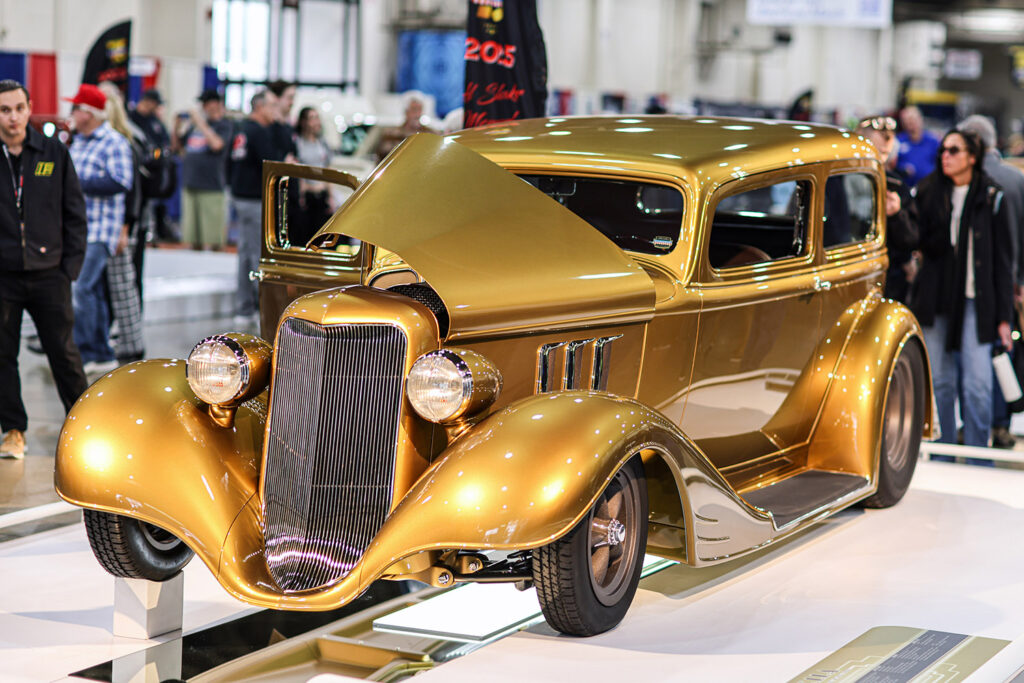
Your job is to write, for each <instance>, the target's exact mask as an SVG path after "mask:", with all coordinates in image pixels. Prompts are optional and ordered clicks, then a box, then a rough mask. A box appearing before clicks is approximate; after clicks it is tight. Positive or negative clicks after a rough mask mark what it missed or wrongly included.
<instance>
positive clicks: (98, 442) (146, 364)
mask: <svg viewBox="0 0 1024 683" xmlns="http://www.w3.org/2000/svg"><path fill="white" fill-rule="evenodd" d="M205 407H206V406H205V404H204V403H202V402H201V401H200V400H199V399H198V398H196V396H195V394H194V393H193V392H192V390H191V388H190V387H189V386H188V381H187V380H186V379H185V361H182V360H148V361H142V362H139V363H133V364H131V365H127V366H125V367H122V368H119V369H118V370H115V371H114V372H112V373H110V374H108V375H105V376H104V377H102V378H101V379H99V380H98V381H97V382H96V383H95V384H93V385H92V386H91V387H89V389H88V390H87V391H86V392H85V393H84V394H83V395H82V397H81V398H80V399H79V400H78V402H77V403H76V404H75V405H74V407H73V408H72V409H71V412H70V413H69V414H68V417H67V419H66V420H65V422H64V427H63V429H62V430H61V434H60V439H59V441H58V444H57V462H56V474H55V481H56V488H57V493H59V494H60V496H61V497H62V498H64V499H65V500H66V501H68V502H70V503H73V504H75V505H79V506H82V507H85V508H90V509H93V510H102V511H104V512H112V513H115V514H119V515H125V516H127V517H133V518H135V519H140V520H142V521H145V522H149V523H151V524H155V525H157V526H159V527H161V528H163V529H166V530H167V531H170V532H171V533H173V534H174V535H176V536H178V537H179V538H181V539H182V540H183V541H184V542H185V543H186V544H187V545H188V546H189V547H190V548H192V550H194V551H195V553H196V555H198V556H199V558H200V559H201V560H202V561H203V562H204V563H205V564H206V565H207V566H208V567H210V569H211V570H212V571H213V572H214V573H216V571H217V567H218V565H219V563H220V556H221V548H222V546H223V543H224V539H225V537H226V535H227V532H228V529H229V528H230V527H231V524H232V522H233V521H234V520H235V517H236V516H237V515H238V514H239V512H240V511H241V510H242V509H243V508H244V507H245V504H246V502H247V501H248V500H249V499H250V498H252V496H253V495H254V494H255V493H256V490H257V484H258V477H259V470H260V468H259V465H260V463H259V458H260V454H261V453H262V449H263V447H262V444H263V432H264V426H265V424H266V401H265V397H259V398H257V399H253V400H251V401H248V402H246V403H245V404H243V405H242V406H240V407H239V409H238V412H237V414H236V416H235V421H234V425H233V426H232V427H231V428H230V429H225V428H223V427H220V426H218V425H217V424H216V423H214V422H213V420H212V419H211V418H210V416H209V415H208V414H207V412H206V410H205Z"/></svg>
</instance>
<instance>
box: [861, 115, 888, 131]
mask: <svg viewBox="0 0 1024 683" xmlns="http://www.w3.org/2000/svg"><path fill="white" fill-rule="evenodd" d="M857 127H858V128H874V129H875V130H889V131H893V130H896V119H894V118H893V117H891V116H870V117H868V118H866V119H861V122H860V123H859V124H857Z"/></svg>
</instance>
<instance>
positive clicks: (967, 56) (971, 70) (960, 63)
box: [942, 50, 981, 81]
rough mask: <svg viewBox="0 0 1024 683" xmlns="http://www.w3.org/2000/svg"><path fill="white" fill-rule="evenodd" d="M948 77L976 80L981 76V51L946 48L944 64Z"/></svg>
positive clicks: (943, 67) (944, 71)
mask: <svg viewBox="0 0 1024 683" xmlns="http://www.w3.org/2000/svg"><path fill="white" fill-rule="evenodd" d="M942 72H943V74H945V76H946V78H957V79H960V80H964V81H976V80H978V79H979V78H981V52H980V51H978V50H946V59H945V61H944V62H943V65H942Z"/></svg>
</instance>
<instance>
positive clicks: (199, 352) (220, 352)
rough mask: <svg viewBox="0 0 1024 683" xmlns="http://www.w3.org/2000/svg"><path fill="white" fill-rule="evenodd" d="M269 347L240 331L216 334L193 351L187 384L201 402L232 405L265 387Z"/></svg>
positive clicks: (265, 343) (250, 396)
mask: <svg viewBox="0 0 1024 683" xmlns="http://www.w3.org/2000/svg"><path fill="white" fill-rule="evenodd" d="M271 355H272V351H271V348H270V344H268V343H267V342H265V341H263V340H262V339H260V338H259V337H256V336H253V335H251V334H242V333H240V332H231V333H229V334H216V335H213V336H212V337H207V338H206V339H204V340H202V341H201V342H199V343H198V344H196V345H195V347H194V348H193V349H192V352H191V353H190V354H189V355H188V362H187V363H186V365H185V377H186V378H187V379H188V385H189V386H190V387H192V391H193V392H195V395H196V396H197V397H199V399H200V400H202V401H204V402H206V403H209V404H210V405H217V406H235V405H238V404H239V403H242V402H244V401H247V400H248V399H250V398H252V397H253V396H256V395H257V394H259V393H260V392H262V391H263V390H264V389H266V387H267V383H268V380H269V377H270V359H271Z"/></svg>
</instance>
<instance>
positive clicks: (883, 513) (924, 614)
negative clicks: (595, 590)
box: [320, 461, 1024, 683]
mask: <svg viewBox="0 0 1024 683" xmlns="http://www.w3.org/2000/svg"><path fill="white" fill-rule="evenodd" d="M1022 540H1024V472H1019V471H1011V470H1005V469H992V468H984V467H971V466H965V465H955V464H946V463H932V462H924V461H922V462H919V463H918V471H917V475H916V476H915V478H914V483H913V486H912V488H911V490H910V491H909V492H908V494H907V496H906V498H905V499H904V500H903V501H902V502H901V503H900V504H899V505H897V506H896V507H894V508H891V509H889V510H868V511H862V510H851V511H847V512H844V513H842V514H840V515H839V516H838V517H835V518H833V519H832V520H830V521H828V522H825V523H823V524H821V525H819V526H818V527H816V528H815V529H813V530H811V531H809V532H807V533H805V534H803V535H802V536H800V537H798V538H796V539H794V540H792V541H790V542H789V543H787V544H785V545H784V546H780V547H777V548H775V549H770V550H767V551H763V552H761V553H758V554H757V555H755V556H754V557H753V558H750V559H745V560H740V561H738V562H736V563H730V564H728V565H726V566H723V567H717V568H712V569H710V570H706V569H705V570H694V569H690V568H687V567H684V566H675V567H670V568H668V569H666V570H664V571H662V572H659V573H658V574H655V575H653V576H651V577H648V578H647V579H645V580H644V581H643V582H642V583H641V589H640V590H639V592H638V593H637V596H636V599H635V601H634V603H633V607H632V609H630V611H629V613H628V614H627V615H626V618H625V620H624V621H623V623H622V624H621V625H620V626H619V627H618V628H616V629H615V630H613V631H611V632H610V633H606V634H604V635H601V636H597V637H594V638H583V639H579V638H568V637H564V636H557V635H555V634H554V632H552V631H551V630H550V629H548V628H547V627H546V626H545V625H541V626H535V627H532V628H530V629H529V630H528V631H526V632H522V633H519V634H516V635H514V636H510V637H508V638H505V639H503V640H500V641H498V642H496V643H492V644H491V645H488V646H487V647H484V648H482V649H480V650H477V651H476V652H473V653H470V654H469V655H467V656H465V657H463V658H461V659H457V660H454V661H451V662H448V663H445V664H442V665H441V666H439V667H438V668H436V669H434V670H432V671H428V672H426V673H424V674H421V675H419V676H417V677H416V680H417V681H423V683H431V682H432V681H444V682H445V683H450V682H459V681H466V682H473V683H479V682H480V681H488V682H490V681H522V680H530V681H531V682H533V681H552V682H554V681H558V682H563V681H569V680H575V681H583V680H586V681H623V680H626V681H659V682H660V681H715V682H716V683H719V682H726V681H736V682H743V683H748V682H750V681H766V682H770V681H778V682H779V683H785V682H786V681H789V680H790V679H792V678H793V677H795V676H797V675H798V674H800V673H801V672H803V671H804V670H805V669H807V668H809V667H811V666H813V665H814V664H815V663H817V662H818V661H819V660H820V659H822V658H824V657H825V656H827V655H829V654H830V653H832V652H834V651H835V650H837V649H839V648H840V647H842V646H843V645H845V644H846V643H848V642H849V641H851V640H853V639H854V638H856V637H857V636H860V635H861V634H863V633H864V632H866V631H868V630H869V629H871V628H873V627H875V626H911V627H920V628H931V629H936V630H942V631H951V632H955V633H964V634H968V635H978V636H987V637H991V638H999V639H1003V640H1009V641H1014V642H1012V643H1011V644H1010V645H1008V646H1007V647H1006V648H1004V649H1003V650H1002V651H1001V652H1000V653H999V654H997V655H996V656H995V657H994V658H993V659H991V660H990V661H989V662H988V664H986V665H985V666H983V667H982V668H981V669H979V670H978V671H977V672H976V673H975V674H974V675H973V676H971V677H970V679H969V681H971V683H973V682H975V681H978V682H980V683H986V682H988V681H999V682H1002V681H1006V680H1007V679H1009V678H1010V677H1011V676H1012V675H1013V674H1014V672H1016V671H1017V670H1018V669H1019V668H1020V667H1021V665H1022V664H1024V637H1022V636H1024V543H1022ZM326 678H327V677H321V679H320V680H326ZM958 680H959V679H958Z"/></svg>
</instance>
